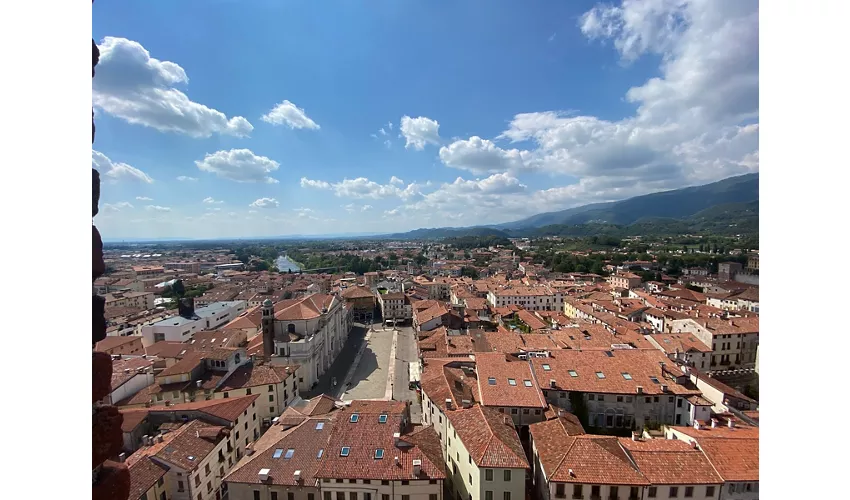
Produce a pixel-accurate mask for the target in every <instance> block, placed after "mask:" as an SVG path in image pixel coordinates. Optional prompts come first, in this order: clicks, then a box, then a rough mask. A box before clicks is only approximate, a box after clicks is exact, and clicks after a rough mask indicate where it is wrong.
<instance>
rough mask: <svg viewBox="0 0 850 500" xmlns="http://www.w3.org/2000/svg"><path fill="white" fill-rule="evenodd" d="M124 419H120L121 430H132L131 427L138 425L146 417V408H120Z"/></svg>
mask: <svg viewBox="0 0 850 500" xmlns="http://www.w3.org/2000/svg"><path fill="white" fill-rule="evenodd" d="M120 411H121V415H122V416H123V417H124V419H123V420H122V421H121V432H133V429H135V428H136V427H138V426H139V424H141V423H142V422H144V421H145V419H146V418H147V417H148V410H147V408H145V409H127V410H120Z"/></svg>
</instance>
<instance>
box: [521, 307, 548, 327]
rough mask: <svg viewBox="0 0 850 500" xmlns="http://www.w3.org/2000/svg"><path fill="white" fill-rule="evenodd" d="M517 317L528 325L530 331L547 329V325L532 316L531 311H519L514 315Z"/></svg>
mask: <svg viewBox="0 0 850 500" xmlns="http://www.w3.org/2000/svg"><path fill="white" fill-rule="evenodd" d="M516 315H517V317H518V318H519V319H520V320H521V321H522V322H523V323H525V324H526V325H528V326H529V327H530V328H531V329H532V330H543V329H544V328H548V327H549V325H548V324H547V323H546V322H545V321H543V320H541V319H540V318H538V317H537V316H535V315H534V313H532V312H531V311H527V310H525V309H520V310H519V311H517V313H516Z"/></svg>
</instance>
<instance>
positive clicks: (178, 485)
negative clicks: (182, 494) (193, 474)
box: [177, 481, 185, 491]
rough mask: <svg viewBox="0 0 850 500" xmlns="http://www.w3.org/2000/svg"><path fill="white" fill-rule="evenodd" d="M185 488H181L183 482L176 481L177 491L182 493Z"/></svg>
mask: <svg viewBox="0 0 850 500" xmlns="http://www.w3.org/2000/svg"><path fill="white" fill-rule="evenodd" d="M183 490H185V488H184V487H183V481H177V491H183Z"/></svg>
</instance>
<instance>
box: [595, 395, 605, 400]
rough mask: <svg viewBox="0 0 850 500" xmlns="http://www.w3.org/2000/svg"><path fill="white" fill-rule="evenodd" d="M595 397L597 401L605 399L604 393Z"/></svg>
mask: <svg viewBox="0 0 850 500" xmlns="http://www.w3.org/2000/svg"><path fill="white" fill-rule="evenodd" d="M596 399H597V400H598V401H605V395H604V394H600V395H599V396H598V397H597V398H596Z"/></svg>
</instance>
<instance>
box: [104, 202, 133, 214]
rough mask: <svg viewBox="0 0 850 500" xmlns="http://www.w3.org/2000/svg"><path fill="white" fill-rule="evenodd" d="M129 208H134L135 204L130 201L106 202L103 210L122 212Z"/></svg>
mask: <svg viewBox="0 0 850 500" xmlns="http://www.w3.org/2000/svg"><path fill="white" fill-rule="evenodd" d="M129 208H133V205H132V204H131V203H130V202H129V201H119V202H118V203H104V204H103V211H104V212H120V211H122V210H127V209H129Z"/></svg>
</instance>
